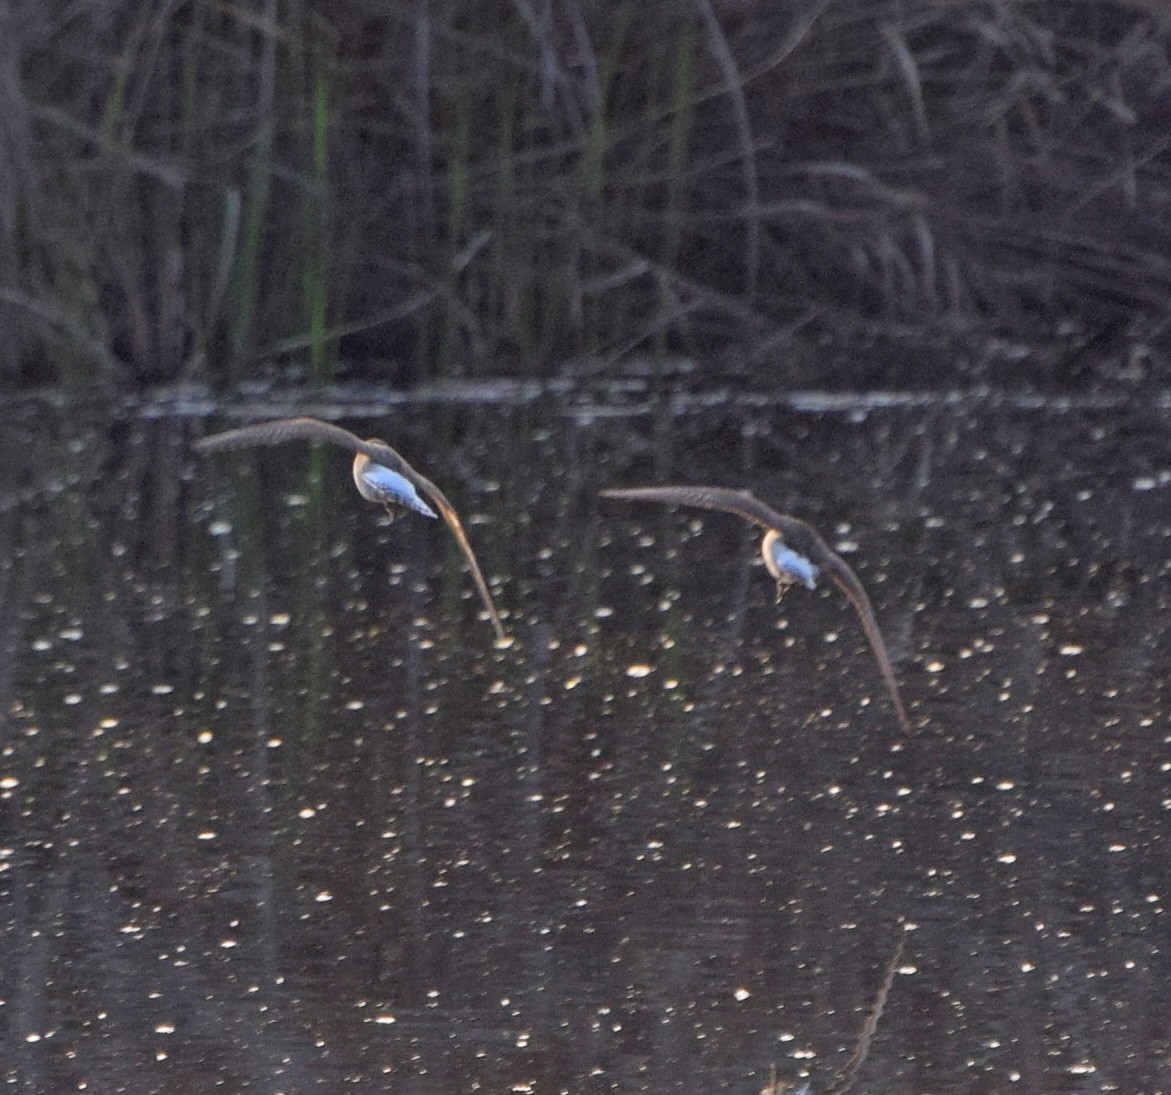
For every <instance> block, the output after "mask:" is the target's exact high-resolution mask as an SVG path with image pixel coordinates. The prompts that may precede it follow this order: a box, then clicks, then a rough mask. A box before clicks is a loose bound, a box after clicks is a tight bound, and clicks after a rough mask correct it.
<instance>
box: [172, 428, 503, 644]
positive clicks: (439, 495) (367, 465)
mask: <svg viewBox="0 0 1171 1095" xmlns="http://www.w3.org/2000/svg"><path fill="white" fill-rule="evenodd" d="M285 441H325V442H328V443H329V444H331V445H338V446H340V447H341V448H343V449H348V450H349V451H350V452H352V453H355V454H356V455H355V457H354V462H353V475H354V483H355V485H356V486H357V488H358V490H359V491H360V492H361V494H362V496H363V497H364V498H367V499H369V500H370V501H375V502H381V503H382V504H383V505H385V506H386V507H387V509H388V510H389V509H391V507H392V505H405V506H408V507H409V508H411V509H414V510H415V511H416V512H419V513H424V514H427V513H429V511H428V510H427V508H426V506H425V505H424V507H423V508H422V509H419V507H418V506H417V505H415V504H414V502H413V501H411V500H408V498H407V497H394V496H393V495H390V494H387V493H386V492H380V491H379V490H378V489H377V484H376V483H375V482H373V481H372V480H371V478H370V472H371V470H372V465H373V466H374V467H376V468H377V467H380V468H387V469H389V470H390V471H391V472H394V473H397V474H398V475H400V476H402V478H403V479H405V480H406V482H407V483H408V484H409V485H410V488H414V489H415V490H419V491H422V492H423V493H424V494H425V495H426V496H427V497H428V498H429V499H430V500H431V501H432V502H433V503H434V504H435V508H436V509H438V510H439V513H440V515H441V516H442V517H443V520H444V522H445V523H446V524H447V527H448V528H449V529H450V530H451V534H452V536H454V537H455V542H456V543H457V544H458V545H459V549H460V551H462V552H463V556H464V558H465V559H466V560H467V564H468V569H469V570H470V571H471V572H472V581H474V582H475V584H476V590H477V592H478V593H479V594H480V600H481V601H482V602H483V604H484V608H485V609H486V610H487V612H488V618H489V619H490V620H491V621H492V627H493V629H494V630H495V632H496V637H497V638H498V639H503V638H504V627H503V626H502V624H501V623H500V616H499V614H498V613H497V611H496V605H495V603H494V602H493V600H492V594H491V593H490V592H489V590H488V583H487V582H485V581H484V575H483V574H482V573H481V571H480V564H479V563H478V562H476V556H475V553H474V552H473V551H472V545H471V544H470V543H469V542H468V537H467V534H466V533H465V532H464V527H463V524H462V522H461V521H460V519H459V514H457V513H456V512H455V507H454V506H452V504H451V503H450V502H449V501H448V500H447V497H446V496H445V495H444V493H443V491H441V490H440V489H439V488H438V487H437V486H436V485H435V484H434V483H432V482H431V480H430V479H428V478H426V477H425V476H423V475H420V474H419V473H418V472H417V471H415V469H414V468H412V467H411V465H410V464H408V463H407V462H406V460H404V459H403V457H402V456H400V455H399V454H398V453H397V452H396V451H395V450H394V449H392V448H391V447H390V446H389V445H388V444H387V443H386V442H385V441H381V440H379V439H378V438H376V437H372V438H370V439H369V440H367V441H363V440H362V439H361V438H360V437H357V436H355V435H354V434H352V433H350V431H349V430H343V429H342V428H341V426H335V425H333V423H331V422H322V421H321V420H320V419H317V418H277V419H274V420H272V421H270V422H257V423H254V424H253V425H251V426H241V427H239V428H238V429H234V430H226V431H225V432H224V433H217V434H213V435H212V436H211V437H202V438H200V439H199V440H198V441H196V442H195V443H194V445H193V448H195V449H196V450H197V451H198V452H219V451H220V450H222V449H239V448H247V447H250V446H253V445H279V444H281V443H282V442H285ZM429 515H430V516H432V517H433V516H434V514H433V513H432V514H429Z"/></svg>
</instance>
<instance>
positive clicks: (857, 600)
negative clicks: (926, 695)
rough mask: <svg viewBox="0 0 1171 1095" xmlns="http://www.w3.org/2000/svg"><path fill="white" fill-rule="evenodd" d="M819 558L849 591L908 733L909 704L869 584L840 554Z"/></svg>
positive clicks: (909, 726)
mask: <svg viewBox="0 0 1171 1095" xmlns="http://www.w3.org/2000/svg"><path fill="white" fill-rule="evenodd" d="M818 562H819V565H820V566H821V569H822V571H823V572H824V573H826V574H828V575H829V578H830V581H831V582H833V584H834V585H836V586H837V587H838V589H840V590H841V591H842V592H843V593H844V594H845V595H846V599H847V600H848V601H849V602H850V604H851V605H853V606H854V611H855V612H856V613H857V614H858V619H859V620H860V621H861V623H862V630H863V631H865V632H866V641H867V642H868V643H869V644H870V649H871V651H872V652H873V653H874V660H875V661H876V662H878V669H879V672H880V673H882V679H883V681H884V682H885V683H886V690H887V692H889V693H890V698H891V702H892V703H893V704H894V705H895V711H896V712H897V713H898V716H899V723H900V724H901V725H902V727H903V729H904V730H905V731H907V732H908V733H909V732H910V729H911V723H910V720H909V719H908V718H907V711H906V708H904V707H903V697H902V696H901V695H900V693H899V686H898V682H897V681H896V680H895V671H894V668H893V667H892V666H891V664H890V655H889V654H888V653H887V650H886V643H885V642H884V641H883V638H882V632H881V631H880V630H879V627H878V620H876V619H875V617H874V607H873V606H872V605H871V603H870V597H869V596H868V595H867V593H866V587H865V586H863V585H862V582H861V581H860V580H859V578H858V575H857V574H855V573H854V571H853V570H852V569H851V568H850V566H849V565H848V564H847V563H846V561H845V560H844V559H843V558H842V557H841V556H840V555H837V554H835V553H834V552H832V551H829V552H827V553H826V556H825V558H823V559H820V560H819V561H818Z"/></svg>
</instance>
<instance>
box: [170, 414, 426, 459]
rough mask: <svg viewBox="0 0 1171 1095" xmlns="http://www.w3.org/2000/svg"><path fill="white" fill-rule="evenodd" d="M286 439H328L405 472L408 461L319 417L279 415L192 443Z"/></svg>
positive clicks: (224, 445)
mask: <svg viewBox="0 0 1171 1095" xmlns="http://www.w3.org/2000/svg"><path fill="white" fill-rule="evenodd" d="M286 441H325V442H327V443H328V444H330V445H338V446H340V447H341V448H343V449H349V451H350V452H360V453H364V454H365V455H366V456H368V457H370V459H371V460H373V461H374V462H375V463H378V464H382V465H383V466H384V467H389V468H393V469H394V470H395V471H401V469H402V465H403V464H405V463H406V461H405V460H404V459H403V458H402V457H401V456H400V455H399V454H398V453H397V452H395V451H394V449H392V448H391V447H390V446H389V445H386V444H372V443H371V442H369V441H363V440H362V439H361V438H360V437H357V436H356V435H355V434H352V433H350V431H349V430H343V429H342V428H341V426H335V425H334V424H333V423H332V422H322V421H321V419H319V418H275V419H273V420H272V421H270V422H254V423H253V424H252V425H251V426H239V427H237V428H236V429H234V430H225V431H224V432H223V433H216V434H212V435H211V437H201V438H200V439H199V440H198V441H195V442H194V443H193V444H192V446H191V447H192V448H193V449H195V450H196V451H197V452H220V451H221V450H223V449H244V448H249V447H251V446H254V445H281V444H283V443H284V442H286Z"/></svg>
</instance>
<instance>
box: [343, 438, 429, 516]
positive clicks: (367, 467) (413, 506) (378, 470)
mask: <svg viewBox="0 0 1171 1095" xmlns="http://www.w3.org/2000/svg"><path fill="white" fill-rule="evenodd" d="M352 470H353V475H354V486H356V487H357V488H358V493H359V494H360V495H361V496H362V497H363V498H365V499H366V501H367V502H377V503H378V504H379V505H382V506H386V508H387V509H388V510H393V509H394V508H395V507H398V508H401V509H409V510H410V511H411V512H412V513H418V514H421V515H422V516H423V517H431V518H434V517H435V516H436V513H435V511H434V510H433V509H432V508H431V507H430V506H429V505H427V503H426V502H424V501H423V499H422V498H420V497H419V492H418V491H417V490H415V487H414V484H413V483H412V482H411V481H410V480H409V479H408V478H406V476H403V475H399V473H398V472H397V471H391V470H390V468H385V467H383V466H382V465H381V464H375V463H374V461H373V460H371V459H370V457H368V456H366V455H365V454H363V453H358V455H357V456H355V457H354V466H353V469H352Z"/></svg>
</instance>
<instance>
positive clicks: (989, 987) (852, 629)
mask: <svg viewBox="0 0 1171 1095" xmlns="http://www.w3.org/2000/svg"><path fill="white" fill-rule="evenodd" d="M318 413H320V409H318ZM263 414H264V408H257V413H256V417H261V416H263ZM246 418H247V416H240V415H237V416H236V417H233V418H232V419H224V418H216V419H212V420H206V419H204V418H202V417H200V416H198V415H193V414H187V415H174V416H169V415H166V414H161V413H159V412H158V411H157V409H156V411H155V412H153V413H151V414H126V415H124V416H123V417H121V418H120V419H119V420H117V421H115V422H107V421H99V420H96V419H93V418H89V419H87V418H85V417H84V416H73V415H67V414H64V413H63V412H60V411H55V412H50V411H48V410H42V409H38V408H37V407H27V408H24V409H10V410H9V411H8V412H5V421H4V423H3V428H2V431H0V436H2V439H3V440H2V442H0V445H2V448H3V460H2V461H0V544H2V551H0V559H2V560H3V569H2V570H0V603H2V605H3V612H2V616H0V711H2V713H3V716H2V717H3V755H2V757H0V795H2V802H0V819H2V831H0V929H2V938H3V953H4V961H3V962H2V963H0V1000H2V1005H0V1075H2V1076H3V1077H4V1078H5V1079H6V1080H8V1082H9V1083H10V1084H14V1085H17V1086H20V1088H21V1090H24V1091H29V1092H45V1093H54V1095H55V1093H59V1092H65V1091H75V1090H86V1091H94V1092H112V1091H119V1090H125V1091H134V1092H180V1091H182V1092H187V1091H191V1092H195V1091H211V1090H224V1091H244V1090H256V1091H265V1092H290V1093H292V1092H306V1091H310V1090H326V1091H341V1090H359V1091H394V1092H405V1093H433V1092H434V1093H440V1092H442V1093H448V1092H451V1093H454V1092H471V1091H485V1092H493V1093H496V1092H506V1091H514V1092H539V1093H546V1092H567V1093H571V1095H578V1093H592V1092H635V1091H648V1092H664V1091H683V1092H694V1093H696V1095H699V1093H705V1095H706V1093H710V1092H713V1091H732V1092H744V1093H751V1095H756V1093H757V1092H760V1091H761V1089H762V1088H764V1087H765V1086H766V1085H767V1084H768V1083H769V1081H770V1070H771V1069H773V1068H775V1075H776V1078H777V1080H778V1082H779V1081H802V1080H805V1079H807V1080H808V1081H809V1082H810V1083H811V1085H812V1090H813V1091H814V1092H815V1093H824V1092H827V1091H833V1090H843V1089H844V1088H845V1086H846V1084H845V1081H844V1079H843V1078H841V1077H838V1079H837V1080H835V1076H837V1074H838V1073H839V1070H841V1069H842V1068H843V1067H844V1066H845V1065H846V1062H847V1060H848V1058H849V1057H850V1055H851V1053H852V1052H853V1051H854V1049H855V1047H856V1046H857V1044H858V1040H859V1036H860V1033H861V1031H862V1029H863V1024H864V1023H865V1022H866V1020H867V1017H868V1016H870V1017H871V1018H878V1019H879V1021H878V1023H877V1030H876V1033H875V1034H874V1037H873V1040H872V1042H871V1044H870V1045H869V1047H868V1049H869V1052H868V1053H867V1055H866V1057H865V1060H863V1061H862V1062H861V1064H860V1065H859V1067H858V1071H857V1076H856V1083H855V1084H854V1090H856V1091H869V1092H885V1093H890V1092H897V1093H903V1092H906V1093H921V1092H952V1091H954V1092H966V1093H979V1092H989V1093H992V1092H1006V1091H1021V1092H1060V1093H1070V1092H1075V1093H1076V1092H1099V1091H1121V1092H1140V1091H1144V1092H1152V1091H1156V1090H1165V1087H1164V1086H1163V1085H1164V1084H1165V1081H1166V1077H1167V1076H1168V1071H1169V1068H1171V1065H1169V1063H1168V1056H1169V1050H1168V1043H1169V1038H1171V1032H1169V1027H1171V1020H1169V1019H1168V1014H1169V1011H1168V1007H1167V1004H1166V986H1167V985H1168V984H1169V983H1171V968H1169V967H1171V945H1169V944H1171V940H1169V938H1168V929H1167V926H1166V915H1165V910H1166V908H1167V903H1168V888H1169V887H1171V882H1169V879H1171V863H1169V862H1168V859H1169V856H1168V846H1167V841H1166V839H1165V828H1166V823H1167V812H1168V806H1169V804H1171V796H1169V795H1168V777H1167V770H1168V766H1169V765H1171V748H1169V745H1168V740H1169V738H1168V722H1167V714H1168V683H1167V682H1168V668H1169V664H1171V646H1169V643H1168V620H1169V616H1168V600H1169V574H1168V563H1167V560H1168V543H1169V540H1168V532H1169V529H1171V509H1169V505H1168V501H1169V494H1171V430H1169V428H1168V427H1169V423H1168V414H1167V412H1166V411H1164V410H1161V409H1159V408H1158V407H1157V406H1154V405H1152V406H1150V407H1146V408H1137V409H1136V408H1133V407H1132V408H1125V407H1113V408H1112V407H1109V406H1099V407H1082V408H1079V407H1078V406H1076V405H1066V406H1064V407H1062V408H1059V409H1047V408H1045V407H1044V406H1034V407H1021V406H1016V407H1012V406H1007V405H1004V404H997V403H994V402H990V401H985V402H965V401H953V402H951V403H946V402H945V403H941V404H940V405H938V406H932V405H931V404H930V401H927V402H926V403H924V404H922V405H914V406H911V405H908V406H881V405H876V406H871V407H869V408H868V409H864V410H859V409H855V410H854V411H851V410H850V409H849V408H848V407H847V406H845V405H841V406H829V407H827V408H822V409H820V410H817V409H800V408H797V409H794V408H789V409H785V408H780V407H773V408H769V407H767V406H763V405H759V404H757V405H752V406H749V405H746V404H738V403H736V402H735V401H731V402H728V403H726V404H725V405H724V406H722V407H720V406H712V407H708V408H706V409H700V408H695V407H693V408H691V409H690V410H688V409H686V408H683V407H678V408H676V411H675V412H674V413H667V412H660V413H655V412H654V411H653V410H648V409H643V410H638V409H631V408H626V409H623V408H622V407H621V406H619V407H617V408H610V407H593V406H588V405H584V404H583V403H582V402H580V401H574V400H572V399H571V398H568V397H566V398H564V399H537V400H532V401H529V402H528V403H526V404H524V405H523V406H508V405H496V406H484V405H463V406H461V405H447V406H439V407H436V406H412V405H410V404H400V405H397V406H395V407H393V408H391V409H390V410H389V411H387V413H385V414H381V415H378V414H373V415H370V416H369V417H353V416H351V417H345V418H342V419H341V421H342V423H343V424H344V425H346V426H347V427H348V428H351V429H354V430H356V431H357V432H359V433H361V434H363V435H369V434H376V435H380V436H383V437H385V438H387V440H389V441H390V442H391V443H392V444H393V445H395V446H396V447H397V448H399V449H400V450H401V451H402V452H403V454H404V455H406V456H407V457H408V459H410V460H411V461H412V462H413V463H414V464H415V465H416V466H417V467H418V468H419V469H420V470H421V471H423V472H424V474H427V475H429V476H430V477H431V478H433V479H434V480H435V481H436V482H437V483H439V484H440V486H441V487H442V488H443V489H444V490H445V491H446V492H447V493H448V495H449V496H450V497H451V499H452V501H453V502H454V503H455V505H456V506H457V507H458V508H459V509H460V510H461V512H462V513H463V516H464V520H465V524H466V525H467V528H468V534H469V536H470V538H471V540H472V543H473V545H474V547H475V549H476V551H477V553H478V555H479V558H480V562H481V564H482V566H483V569H484V571H485V573H486V574H487V575H488V577H489V581H490V582H491V583H492V585H493V588H494V591H495V594H496V597H497V599H498V603H499V605H500V607H501V610H502V612H503V613H504V614H505V623H506V626H507V628H508V630H509V633H510V635H511V636H512V643H511V645H509V646H507V647H505V648H496V647H494V645H493V639H492V632H491V629H490V627H489V625H488V623H487V621H486V620H485V619H484V617H483V615H482V610H481V608H480V605H479V602H478V600H477V598H476V596H475V591H474V589H473V588H472V585H471V583H470V581H469V579H468V576H467V573H466V571H465V570H464V567H463V565H462V562H461V560H460V558H459V556H458V553H457V551H456V549H455V547H454V545H453V542H452V539H451V537H450V536H449V535H448V534H447V532H446V530H445V529H444V528H443V526H442V524H441V522H436V521H426V520H422V519H418V518H412V517H409V516H405V517H402V518H400V519H399V520H397V521H394V522H393V523H389V522H388V521H387V520H386V518H385V517H384V516H383V515H382V514H381V512H380V511H379V509H378V508H377V507H374V506H370V505H368V504H366V503H364V502H362V500H361V499H360V498H359V497H358V495H357V494H356V493H355V492H354V490H353V489H352V484H351V482H350V479H349V468H348V458H347V457H346V455H345V454H343V453H341V452H340V451H336V450H320V451H316V452H315V451H313V450H311V449H310V447H308V446H306V445H288V446H281V447H278V448H271V449H263V450H254V451H240V452H232V453H225V454H220V455H216V456H214V457H208V458H199V457H197V456H195V455H193V454H192V453H191V451H190V447H189V446H190V442H191V441H192V440H193V439H194V438H195V437H197V436H200V435H202V434H204V433H206V432H209V431H211V430H212V429H216V428H222V427H224V426H227V425H234V424H238V423H239V422H240V421H242V420H245V419H246ZM664 482H677V483H705V482H706V483H714V484H720V485H728V486H738V487H741V486H742V487H749V488H751V489H752V490H753V491H754V492H756V493H757V494H758V495H759V496H760V497H761V498H762V499H765V500H766V501H768V502H770V503H771V504H773V505H775V506H776V507H778V508H779V509H781V510H784V511H786V512H790V513H793V514H795V515H796V516H799V517H801V518H803V519H805V520H808V521H810V522H811V523H812V524H814V525H815V526H816V527H818V528H819V529H820V530H821V531H822V532H823V533H824V534H825V536H826V538H827V540H829V542H830V543H831V544H832V545H833V546H834V547H835V548H836V549H837V550H839V551H840V552H841V553H842V554H843V557H844V558H846V559H847V560H848V561H849V562H850V564H851V565H852V566H853V567H854V568H855V569H856V570H857V571H858V574H859V575H860V577H861V579H862V581H863V582H864V583H865V584H866V586H867V587H868V589H869V591H870V595H871V597H872V599H873V601H874V604H875V610H876V612H877V615H878V618H879V621H880V623H881V626H882V628H883V631H884V633H885V636H886V641H887V643H888V645H889V646H890V648H891V654H892V657H893V659H894V661H895V668H896V672H897V673H898V676H899V680H900V685H901V688H902V691H903V696H904V698H905V700H906V702H907V706H908V708H909V712H910V716H911V721H912V723H913V724H914V732H913V734H912V735H910V737H907V736H905V735H904V734H902V733H901V732H900V730H899V727H898V723H897V721H896V719H895V717H894V712H893V710H892V707H891V705H890V701H889V698H888V696H887V695H886V693H885V690H884V688H883V685H882V680H881V678H880V676H879V674H878V671H877V667H876V666H875V664H874V659H873V657H872V655H871V653H870V651H869V648H868V647H867V645H866V642H865V639H864V637H863V635H862V633H861V629H860V628H859V626H858V621H857V619H856V617H855V616H854V615H853V613H852V612H851V610H850V607H849V605H848V603H847V602H846V601H845V600H844V599H843V598H842V597H841V595H840V594H839V593H838V592H837V591H836V590H834V589H833V588H832V587H828V588H819V589H818V590H817V591H816V592H814V593H809V592H807V591H805V590H803V589H800V588H797V589H793V590H791V591H790V592H789V593H787V594H786V596H785V598H784V600H783V601H782V602H781V603H780V605H779V606H778V605H777V603H776V598H775V591H774V588H773V583H772V582H771V581H770V580H769V579H768V576H767V575H766V573H765V571H764V568H763V566H761V565H760V562H759V555H758V553H757V544H758V536H757V534H756V533H754V532H753V531H752V530H750V529H749V528H748V526H747V525H745V524H744V523H743V522H741V521H739V520H737V519H736V518H734V517H730V516H726V515H722V514H717V513H707V512H700V511H694V510H692V511H682V510H673V509H669V508H664V507H656V506H648V505H642V506H639V505H635V504H632V503H628V502H619V501H612V500H608V499H600V498H598V497H597V491H598V490H599V489H601V488H603V487H608V486H633V485H642V484H647V483H664ZM900 936H905V951H904V953H903V954H902V956H901V958H900V960H899V961H898V962H897V963H895V965H897V972H896V973H895V974H894V975H893V979H892V982H891V984H890V991H889V994H888V996H887V998H886V1000H885V1007H884V1008H883V1009H882V1014H881V1016H880V1017H878V1016H877V1009H876V1008H875V1003H876V1001H877V999H878V997H879V995H880V989H881V987H882V984H883V980H884V976H885V974H886V971H887V969H888V967H890V966H891V963H892V958H893V956H894V954H895V948H896V945H897V941H898V939H899V937H900Z"/></svg>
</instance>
